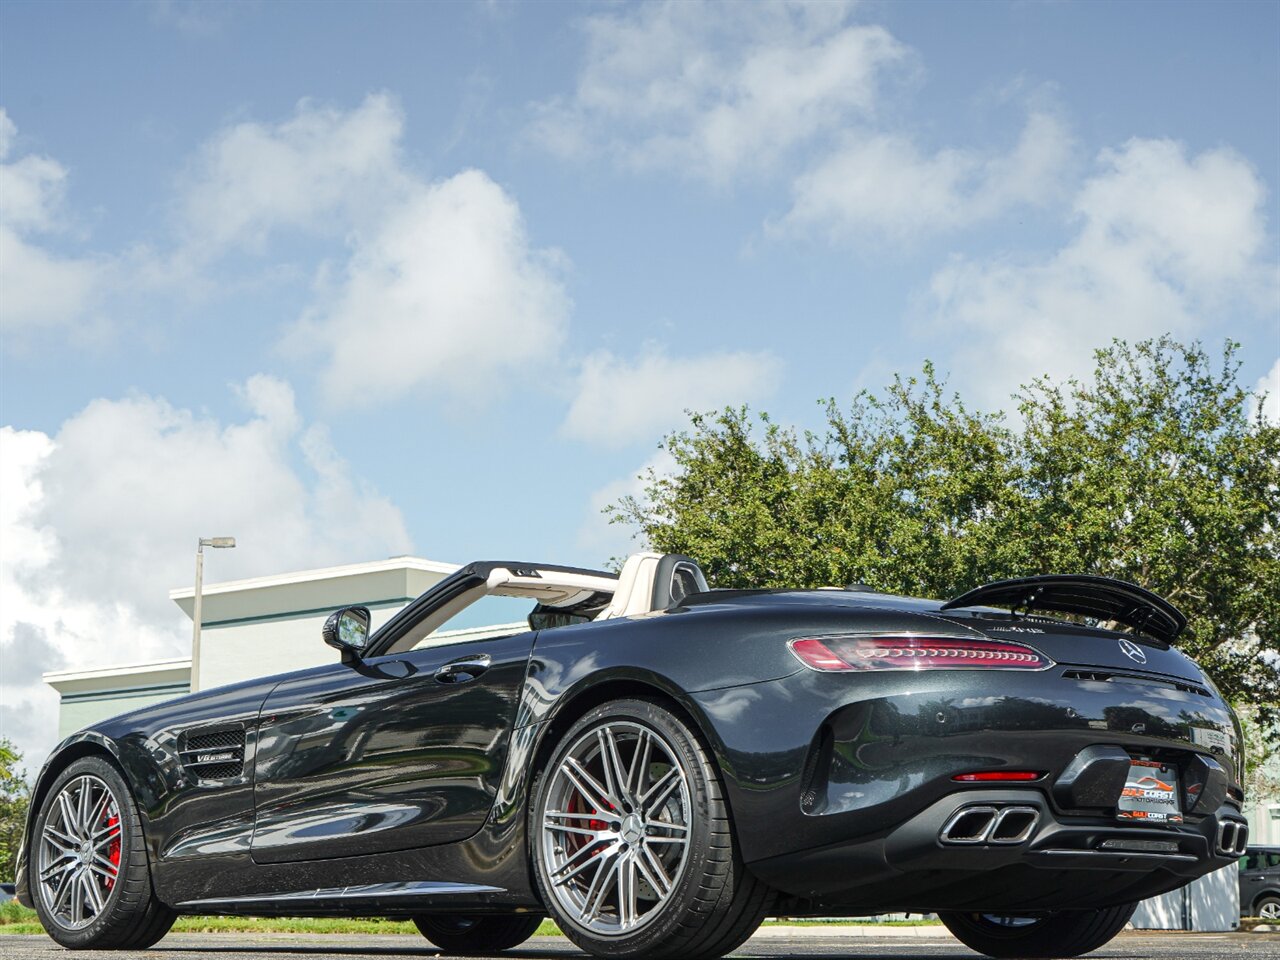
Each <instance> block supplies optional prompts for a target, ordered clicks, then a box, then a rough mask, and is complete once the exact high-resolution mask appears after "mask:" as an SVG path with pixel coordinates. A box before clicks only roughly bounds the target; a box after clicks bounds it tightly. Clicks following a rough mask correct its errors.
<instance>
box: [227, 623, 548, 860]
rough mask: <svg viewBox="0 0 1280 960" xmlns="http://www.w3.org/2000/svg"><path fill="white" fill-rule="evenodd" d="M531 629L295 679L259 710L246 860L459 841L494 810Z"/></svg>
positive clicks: (356, 852)
mask: <svg viewBox="0 0 1280 960" xmlns="http://www.w3.org/2000/svg"><path fill="white" fill-rule="evenodd" d="M535 636H536V634H535V633H534V632H532V631H525V632H521V633H517V634H515V635H513V636H506V637H499V638H495V639H483V640H473V641H470V642H467V643H456V644H450V645H447V646H428V647H424V648H421V649H415V650H409V651H407V652H404V653H398V654H391V655H387V656H381V657H373V658H371V659H369V660H367V661H357V662H355V663H354V664H352V665H347V664H342V663H335V664H333V665H332V666H328V667H320V668H317V669H315V670H308V671H304V672H302V673H299V674H295V675H293V676H291V677H289V678H286V679H285V680H284V681H282V682H281V683H280V684H279V685H278V686H277V687H276V688H275V690H273V691H272V692H271V694H270V695H269V696H268V697H267V699H266V701H265V703H264V704H263V707H262V714H261V722H260V725H259V734H258V752H257V763H256V774H255V785H254V799H255V804H256V816H255V824H254V833H253V842H252V849H253V858H254V860H255V861H257V862H259V863H280V862H288V861H299V860H314V859H327V858H331V857H343V856H354V855H359V854H370V853H379V852H384V851H390V850H405V849H410V848H414V847H423V846H429V845H432V844H440V843H451V842H454V841H458V840H464V839H466V838H467V837H470V836H471V835H472V834H474V833H475V832H476V831H477V830H479V829H480V827H481V826H482V825H483V824H484V821H485V819H486V817H487V816H488V814H489V810H490V808H491V807H492V806H493V800H494V796H495V794H496V791H497V787H498V780H499V778H500V777H501V774H502V771H503V767H504V765H505V763H506V757H507V748H508V741H509V738H510V733H511V728H512V725H513V723H514V721H515V715H516V705H517V700H518V698H519V695H520V691H521V688H522V686H523V684H524V677H525V671H526V669H527V665H528V660H529V655H530V651H531V650H532V648H533V640H534V637H535Z"/></svg>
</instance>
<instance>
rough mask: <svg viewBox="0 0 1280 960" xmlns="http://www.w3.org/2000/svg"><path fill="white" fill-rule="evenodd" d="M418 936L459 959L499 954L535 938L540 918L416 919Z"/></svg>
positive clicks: (427, 917)
mask: <svg viewBox="0 0 1280 960" xmlns="http://www.w3.org/2000/svg"><path fill="white" fill-rule="evenodd" d="M413 922H414V924H415V925H416V926H417V928H418V932H419V933H421V934H422V935H423V936H424V937H426V938H427V939H428V940H430V941H431V942H432V943H434V944H435V945H436V946H437V947H439V948H440V949H441V951H443V952H444V953H448V954H454V955H456V956H460V957H470V956H479V955H482V954H486V953H500V952H502V951H503V950H510V949H511V948H512V947H518V946H520V944H522V943H524V942H525V941H526V940H528V939H529V938H530V937H532V936H533V935H534V933H535V932H536V931H537V929H538V927H539V926H540V925H541V924H542V918H541V917H531V916H528V915H527V914H518V915H513V916H507V917H503V916H493V917H489V916H484V917H433V916H421V917H414V918H413Z"/></svg>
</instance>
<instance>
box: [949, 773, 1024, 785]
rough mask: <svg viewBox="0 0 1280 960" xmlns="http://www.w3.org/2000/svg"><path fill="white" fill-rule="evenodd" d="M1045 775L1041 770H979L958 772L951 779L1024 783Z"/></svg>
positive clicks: (962, 781) (965, 781)
mask: <svg viewBox="0 0 1280 960" xmlns="http://www.w3.org/2000/svg"><path fill="white" fill-rule="evenodd" d="M1043 776H1044V774H1043V773H1041V772H1040V771H1039V770H979V771H978V772H976V773H957V774H956V775H955V776H954V777H952V778H951V779H952V780H955V781H958V782H959V783H1009V782H1011V781H1014V782H1018V783H1024V782H1026V781H1028V780H1039V779H1040V778H1041V777H1043Z"/></svg>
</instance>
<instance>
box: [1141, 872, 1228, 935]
mask: <svg viewBox="0 0 1280 960" xmlns="http://www.w3.org/2000/svg"><path fill="white" fill-rule="evenodd" d="M1133 925H1134V926H1135V927H1137V928H1138V929H1139V930H1195V931H1197V932H1200V933H1209V932H1215V931H1217V932H1222V931H1225V930H1235V929H1236V928H1237V927H1239V926H1240V868H1239V867H1237V866H1235V865H1232V866H1230V867H1223V868H1222V869H1221V870H1215V871H1214V872H1213V873H1210V874H1208V875H1206V876H1203V877H1201V878H1200V879H1198V880H1193V881H1192V882H1191V883H1189V884H1187V885H1186V886H1185V887H1181V888H1179V889H1177V890H1172V891H1170V892H1169V893H1166V894H1163V895H1161V896H1159V897H1152V898H1151V899H1150V900H1143V901H1142V902H1141V903H1140V904H1138V909H1137V911H1136V912H1135V913H1134V915H1133Z"/></svg>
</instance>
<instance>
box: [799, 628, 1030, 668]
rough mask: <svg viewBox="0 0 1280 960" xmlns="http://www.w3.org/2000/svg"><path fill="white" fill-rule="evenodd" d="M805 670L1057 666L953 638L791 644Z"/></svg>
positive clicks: (995, 644) (1025, 651)
mask: <svg viewBox="0 0 1280 960" xmlns="http://www.w3.org/2000/svg"><path fill="white" fill-rule="evenodd" d="M790 646H791V652H792V653H794V654H795V655H796V657H797V658H798V659H799V660H800V662H801V663H803V664H804V665H805V666H806V667H810V668H812V669H814V670H822V671H825V672H839V671H846V670H928V669H931V668H934V667H943V668H947V667H949V668H951V669H961V670H1043V669H1045V668H1046V667H1050V666H1052V665H1053V661H1052V660H1050V659H1049V658H1048V657H1046V656H1044V655H1043V654H1040V653H1037V652H1036V651H1035V650H1032V649H1031V648H1030V647H1027V646H1023V645H1022V644H1020V643H1007V642H1005V641H1002V640H970V639H967V638H966V639H963V640H960V639H955V638H951V637H849V636H830V637H822V638H818V637H806V638H804V639H801V640H792V641H791V644H790Z"/></svg>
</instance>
